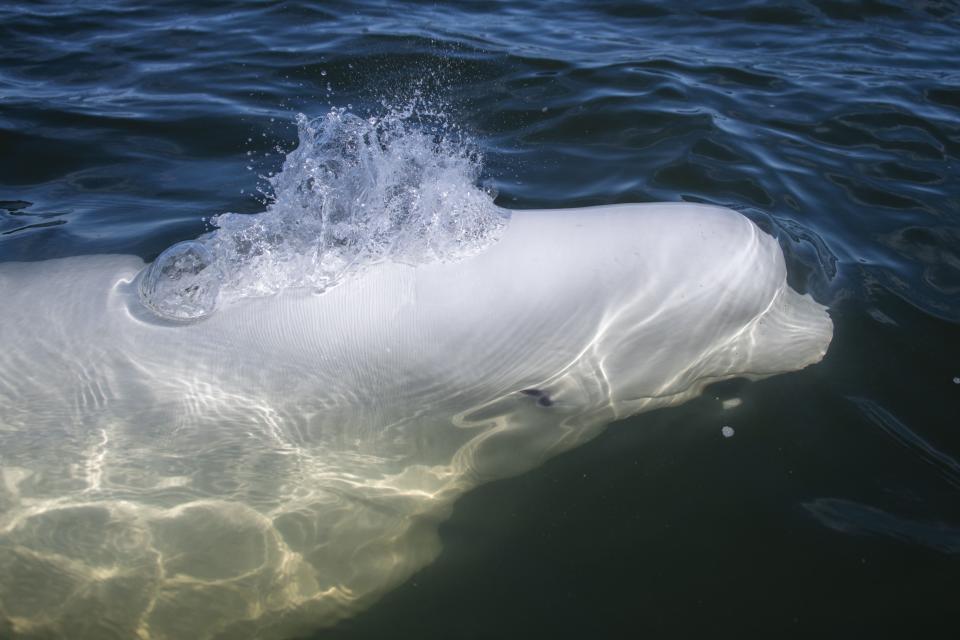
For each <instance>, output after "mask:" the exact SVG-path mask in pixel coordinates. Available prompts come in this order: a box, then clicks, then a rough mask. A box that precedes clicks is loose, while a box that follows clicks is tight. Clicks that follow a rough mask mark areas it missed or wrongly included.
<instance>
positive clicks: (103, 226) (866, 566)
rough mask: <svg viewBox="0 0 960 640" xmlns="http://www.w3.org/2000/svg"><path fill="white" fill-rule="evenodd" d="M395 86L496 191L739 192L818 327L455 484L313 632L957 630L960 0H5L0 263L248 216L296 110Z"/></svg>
mask: <svg viewBox="0 0 960 640" xmlns="http://www.w3.org/2000/svg"><path fill="white" fill-rule="evenodd" d="M418 91H419V92H420V93H421V95H425V96H429V97H430V99H431V100H433V101H435V102H436V103H437V104H442V105H443V110H444V111H445V113H446V117H447V118H448V119H449V120H450V121H453V122H456V123H457V124H458V125H459V126H461V127H463V129H464V130H466V131H467V132H468V133H469V135H470V137H471V138H472V139H473V140H474V142H475V144H476V145H477V146H478V147H479V149H480V150H481V151H482V152H483V154H484V158H485V160H484V170H483V171H484V176H483V180H484V183H485V184H486V185H487V186H489V187H492V188H494V189H496V190H497V191H498V193H499V195H498V198H497V203H498V204H500V205H502V206H505V207H511V208H533V207H535V208H540V207H573V206H583V205H591V204H610V203H619V202H648V201H661V200H666V201H677V200H686V201H697V202H710V203H716V204H721V205H725V206H729V207H733V208H735V209H738V210H740V211H742V212H744V213H745V214H746V215H748V216H749V217H751V218H752V219H753V220H755V221H757V222H758V223H759V224H761V226H763V227H764V228H766V229H768V230H770V231H771V232H773V233H775V234H776V235H777V236H778V238H779V239H780V241H781V244H782V245H783V247H784V250H785V252H786V253H787V258H788V264H789V267H790V271H791V274H790V277H791V282H792V283H793V284H794V286H795V287H797V288H799V289H800V290H802V291H808V292H811V293H812V294H813V295H814V296H815V297H816V298H817V299H818V300H819V301H821V302H823V303H825V304H829V305H830V306H831V309H832V312H831V313H832V317H833V320H834V323H835V328H836V329H835V336H834V340H833V344H832V346H831V348H830V352H829V353H828V355H827V357H826V359H825V360H824V361H823V362H822V363H821V364H819V365H816V366H814V367H812V368H810V369H807V370H804V371H801V372H798V373H793V374H788V375H785V376H781V377H777V378H772V379H769V380H766V381H763V382H759V383H751V384H746V383H744V384H732V383H728V384H726V385H725V386H724V387H723V388H718V389H715V390H713V393H711V394H708V395H707V396H704V397H703V398H702V399H700V400H697V401H694V402H691V403H689V404H687V405H685V406H683V407H679V408H675V409H670V410H663V411H659V412H654V413H650V414H644V415H641V416H639V417H637V418H633V419H630V420H627V421H624V422H622V423H619V424H615V425H613V426H611V428H610V429H609V430H608V431H607V432H606V433H605V434H604V435H603V436H601V437H599V438H598V439H596V440H594V441H593V442H591V443H590V444H588V445H586V446H584V447H582V448H580V449H578V450H575V451H573V452H571V453H568V454H566V455H564V456H561V457H560V458H558V459H555V460H552V461H550V462H548V463H547V464H545V465H544V466H543V467H541V468H540V469H538V470H536V471H533V472H531V473H528V474H526V475H524V476H521V477H517V478H513V479H509V480H505V481H500V482H497V483H493V484H491V485H487V486H484V487H481V488H480V489H478V490H476V491H474V492H473V493H471V494H470V495H468V496H467V497H466V498H464V499H463V500H461V501H460V502H459V503H458V504H457V506H456V508H455V510H454V513H453V516H452V518H451V519H450V520H449V521H448V522H447V523H446V524H444V525H443V526H442V527H441V536H442V538H443V545H444V551H443V553H442V554H441V556H440V557H439V559H438V560H437V561H436V562H435V563H434V564H432V565H431V566H429V567H427V568H426V569H424V570H423V571H421V572H420V573H418V574H417V575H416V576H414V577H413V578H412V579H411V580H409V581H408V582H407V583H406V584H405V585H404V586H402V587H401V588H399V589H397V590H395V591H394V592H392V593H390V594H388V595H387V596H386V597H385V598H383V599H382V600H381V601H380V602H379V603H378V604H376V605H374V606H373V607H372V608H370V609H369V610H367V611H366V612H364V613H362V614H360V615H359V616H357V617H355V618H353V619H351V620H348V621H345V622H343V623H341V624H340V625H339V626H337V627H335V628H334V629H332V630H328V631H324V632H318V635H317V637H318V638H383V637H417V638H428V637H429V638H493V637H518V638H520V637H569V638H581V637H624V636H641V635H649V636H651V637H665V636H666V637H686V636H691V637H692V636H701V635H705V634H716V633H722V634H724V635H727V634H733V633H738V634H745V635H749V636H757V637H771V636H773V637H781V636H785V635H787V636H795V637H811V636H813V637H817V636H837V635H840V634H847V635H852V636H854V637H866V636H868V635H873V636H910V637H932V634H933V632H934V631H942V632H943V633H945V634H947V633H950V630H951V629H953V630H954V633H955V629H956V625H957V623H958V622H960V607H958V604H957V603H958V600H957V597H958V595H960V420H958V417H957V416H958V415H960V335H958V334H960V331H958V323H960V180H958V178H960V6H958V5H957V3H955V2H946V1H944V2H938V1H933V0H929V1H926V0H914V1H903V2H893V1H886V2H881V1H877V0H862V1H858V2H843V1H839V0H836V1H834V0H809V1H806V2H792V3H784V2H781V3H762V2H702V3H697V4H696V7H686V6H683V7H680V8H678V7H675V6H674V3H666V2H664V3H630V2H599V1H598V2H550V3H546V2H544V3H540V2H494V1H486V2H483V1H475V2H462V3H455V4H449V5H443V4H436V3H432V2H422V3H421V2H402V3H401V2H354V3H349V2H327V3H315V4H314V3H307V2H266V1H263V2H233V3H230V2H216V3H214V2H209V3H203V4H202V6H198V7H195V6H193V5H192V4H191V3H184V2H150V3H139V2H96V3H94V2H89V3H82V2H80V3H75V2H30V3H22V4H17V3H8V4H4V5H3V6H2V7H0V200H2V201H3V202H0V261H13V260H16V261H38V260H45V259H49V258H54V257H61V256H74V255H80V254H92V253H125V254H130V253H133V254H138V255H140V256H142V257H144V258H147V259H152V258H153V257H155V256H156V255H157V254H158V253H159V252H160V251H161V250H163V249H164V248H165V247H167V246H169V245H170V244H171V243H172V242H175V241H178V240H184V239H188V238H193V237H195V236H197V235H198V234H200V233H202V232H203V231H205V230H207V229H208V227H207V222H206V219H207V218H208V217H210V216H212V215H216V214H219V213H223V212H227V211H233V212H240V213H255V212H259V211H262V210H263V208H264V197H263V196H262V195H261V194H260V193H259V192H258V190H257V188H258V185H259V186H262V185H263V180H262V179H261V178H260V176H266V175H269V174H270V173H271V172H273V171H276V170H277V169H278V168H279V166H280V163H281V161H282V158H283V155H284V153H286V152H287V151H289V150H290V149H291V148H293V147H294V146H295V145H296V129H295V125H294V122H293V120H294V117H295V114H296V113H299V112H302V113H306V114H308V115H320V114H322V113H325V112H326V111H327V110H328V109H329V108H330V107H331V106H348V105H349V108H350V109H351V110H352V111H354V112H355V113H358V114H367V113H374V114H375V113H377V112H378V110H382V108H383V106H382V105H383V103H384V102H386V103H388V104H399V103H402V102H403V101H404V100H407V99H408V98H409V97H410V96H411V95H413V94H414V93H416V92H418ZM2 304H3V302H2V301H0V321H2V313H3V311H2V309H3V307H2ZM730 396H737V397H740V398H742V400H743V404H742V405H741V406H739V407H737V408H735V409H731V410H728V411H721V410H719V409H718V403H717V402H716V398H717V397H730ZM723 425H730V426H733V427H734V428H735V430H736V435H735V436H734V437H733V438H730V439H725V438H723V437H722V436H721V432H720V428H721V426H723ZM0 455H2V452H0ZM3 629H4V625H3V624H2V622H0V632H2V630H3Z"/></svg>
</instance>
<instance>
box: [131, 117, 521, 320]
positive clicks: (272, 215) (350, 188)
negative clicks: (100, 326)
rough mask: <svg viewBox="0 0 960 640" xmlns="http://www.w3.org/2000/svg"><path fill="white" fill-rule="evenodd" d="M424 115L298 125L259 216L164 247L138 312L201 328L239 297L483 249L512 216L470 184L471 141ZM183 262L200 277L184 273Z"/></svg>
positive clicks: (475, 159) (474, 181)
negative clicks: (373, 267) (381, 264)
mask: <svg viewBox="0 0 960 640" xmlns="http://www.w3.org/2000/svg"><path fill="white" fill-rule="evenodd" d="M419 107H421V104H420V102H419V101H418V100H416V99H414V100H412V101H411V102H409V103H408V104H407V105H406V106H405V107H404V108H401V109H397V108H394V109H389V110H387V112H386V114H385V115H383V116H380V117H372V116H371V117H368V118H361V117H358V116H356V115H354V114H353V113H350V112H349V111H347V110H346V109H343V108H334V109H331V110H330V111H329V112H328V113H326V114H325V115H323V116H321V117H319V118H316V119H309V118H307V117H306V116H304V115H302V114H301V115H299V116H298V117H297V128H298V135H299V145H298V146H297V148H296V149H294V150H293V151H291V152H290V153H289V154H288V155H287V157H286V159H285V160H284V163H283V167H282V169H281V170H280V171H279V172H278V173H277V174H276V175H274V176H272V177H270V178H268V181H269V186H270V191H271V192H272V195H271V196H270V198H269V200H268V204H267V208H266V211H264V212H263V213H260V214H258V215H242V214H236V213H225V214H222V215H219V216H215V217H214V218H213V219H212V220H211V223H212V224H213V226H214V227H216V229H215V230H214V231H212V232H211V233H209V234H206V235H205V236H202V237H200V238H198V239H197V240H195V241H189V243H181V245H174V246H173V247H171V248H170V249H167V251H165V252H164V253H163V254H161V256H160V257H159V258H158V259H157V261H156V262H154V264H153V265H151V266H150V267H148V268H147V269H146V270H145V272H144V274H143V277H142V278H141V285H140V296H141V299H142V300H143V302H144V304H145V305H146V306H147V307H148V308H150V309H151V310H152V311H154V312H155V313H157V314H159V315H161V316H163V317H166V318H170V319H175V320H196V319H200V318H203V317H206V316H208V315H210V314H211V313H213V312H214V311H215V310H216V308H217V306H218V305H219V304H221V303H223V302H225V301H230V300H235V299H238V298H244V297H249V296H263V295H270V294H273V293H277V292H279V291H281V290H283V289H287V288H293V287H309V288H312V289H314V290H315V291H317V292H322V291H325V290H326V289H328V288H330V287H332V286H334V285H336V284H338V283H339V282H342V281H343V280H344V279H346V278H349V277H351V276H352V275H355V274H356V273H357V272H359V271H361V270H363V269H364V268H366V267H369V266H370V265H372V264H376V263H377V262H381V261H384V260H392V261H395V262H404V263H409V264H422V263H427V262H435V261H452V260H458V259H461V258H464V257H467V256H470V255H474V254H476V253H478V252H479V251H482V250H483V249H484V248H485V247H487V246H488V245H489V244H490V243H492V242H494V241H495V240H496V239H497V238H498V237H499V233H500V230H501V229H502V227H503V225H504V224H505V220H506V215H507V214H506V212H505V211H504V210H502V209H500V208H498V207H496V206H495V205H494V204H493V198H492V195H491V194H490V193H488V192H487V191H485V190H484V189H482V188H481V187H479V186H477V185H478V180H479V177H480V170H481V167H482V158H481V156H480V154H479V153H478V152H477V150H476V148H475V146H474V145H473V144H471V142H470V140H469V138H468V136H466V135H465V134H464V133H463V132H462V130H460V129H459V128H458V127H457V126H456V125H453V124H451V123H449V121H448V120H447V119H446V118H445V117H444V116H443V115H442V114H441V113H438V112H437V111H435V110H431V109H428V108H419ZM182 245H183V246H182ZM185 257H188V258H190V261H191V264H193V263H197V264H200V263H202V264H203V265H204V268H202V269H197V268H196V266H197V264H194V265H193V267H191V268H189V269H186V270H185V269H184V268H183V265H182V264H181V263H183V261H184V259H185ZM198 261H199V262H198ZM207 265H209V268H206V267H207ZM188 266H189V265H188Z"/></svg>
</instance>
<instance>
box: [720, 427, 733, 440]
mask: <svg viewBox="0 0 960 640" xmlns="http://www.w3.org/2000/svg"><path fill="white" fill-rule="evenodd" d="M720 433H722V434H723V437H724V438H732V437H733V434H734V433H736V431H734V430H733V427H729V426H724V427H723V428H722V429H720Z"/></svg>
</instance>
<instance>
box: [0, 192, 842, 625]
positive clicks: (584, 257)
mask: <svg viewBox="0 0 960 640" xmlns="http://www.w3.org/2000/svg"><path fill="white" fill-rule="evenodd" d="M142 268H143V263H142V262H141V261H140V260H139V259H136V258H132V257H125V256H92V257H79V258H70V259H64V260H53V261H49V262H43V263H19V264H3V265H0V301H2V302H0V304H2V305H3V306H2V312H0V315H2V320H3V321H2V322H0V346H2V351H0V465H2V478H0V479H2V482H0V620H2V619H4V618H5V619H6V620H7V621H8V622H7V624H8V625H11V626H12V628H13V629H15V630H16V631H17V632H19V633H27V632H36V633H41V632H53V633H61V634H67V632H69V634H68V635H69V637H91V638H92V637H97V638H101V637H132V634H133V633H139V634H140V635H141V637H149V638H151V639H155V638H179V637H196V638H203V637H229V638H242V637H253V636H256V637H261V636H262V637H284V635H289V634H291V633H294V632H302V631H304V630H308V629H310V628H315V627H316V626H320V625H324V624H331V623H333V622H335V621H336V620H338V619H340V618H341V617H343V616H345V615H349V614H351V613H352V612H354V611H356V610H358V609H359V608H362V607H364V606H367V605H368V604H369V602H371V601H372V600H373V599H375V598H376V597H377V596H379V595H380V594H382V593H383V592H384V591H385V590H386V589H388V588H390V587H391V586H394V585H395V584H397V583H399V582H401V581H402V580H403V579H405V578H406V577H407V576H409V575H410V574H411V573H412V572H413V571H414V570H416V569H417V568H419V567H421V566H423V564H425V563H426V562H429V561H430V559H432V558H433V557H434V556H435V555H436V553H437V551H438V542H437V540H436V523H437V522H438V521H439V520H441V519H442V518H443V517H445V515H446V513H447V511H448V509H449V506H450V504H451V503H452V501H453V499H454V498H456V496H458V495H460V494H461V493H462V492H463V491H465V490H467V489H469V488H470V487H472V486H476V484H478V483H480V482H483V481H486V480H489V479H493V478H498V477H504V476H506V475H510V474H514V473H518V472H521V471H524V470H526V469H529V468H532V467H534V466H536V465H538V464H540V463H541V462H542V461H543V460H544V459H546V458H548V457H550V456H553V455H556V454H557V453H559V452H561V451H563V450H566V449H569V448H570V447H573V446H576V445H577V444H579V443H581V442H583V441H585V440H587V439H589V438H591V437H593V436H594V435H596V433H598V431H599V430H600V429H601V428H602V427H603V426H604V425H606V424H607V423H609V422H611V421H612V420H615V419H617V418H621V417H624V416H628V415H631V414H634V413H638V412H640V411H644V410H648V409H652V408H656V407H660V406H666V405H670V404H675V403H679V402H682V401H684V400H686V399H688V398H690V397H692V396H694V395H696V394H698V393H699V392H700V391H701V390H702V388H703V387H704V386H705V385H706V384H708V383H711V382H714V381H717V380H722V379H725V378H729V377H734V376H745V377H751V378H757V377H763V376H768V375H773V374H776V373H781V372H785V371H792V370H796V369H800V368H802V367H805V366H807V365H809V364H812V363H815V362H817V361H819V360H820V359H821V358H822V357H823V355H824V353H825V351H826V349H827V346H828V344H829V342H830V339H831V336H832V324H831V322H830V319H829V317H828V316H827V314H826V312H825V309H824V308H823V307H822V306H820V305H819V304H817V303H816V302H814V301H813V300H812V299H811V298H809V297H808V296H801V295H799V294H797V293H796V292H794V291H792V290H791V289H790V288H789V287H788V286H787V284H786V270H785V266H784V261H783V256H782V253H781V251H780V248H779V246H778V245H777V243H776V241H775V240H774V239H773V238H771V237H770V236H768V235H766V234H764V233H763V232H761V231H760V230H759V229H758V228H757V227H756V226H755V225H753V224H752V223H751V222H750V221H749V220H747V219H746V218H744V217H743V216H741V215H739V214H737V213H735V212H732V211H729V210H726V209H721V208H717V207H710V206H704V205H692V204H656V205H619V206H610V207H596V208H590V209H572V210H550V211H523V212H513V213H512V215H511V218H510V221H509V223H508V225H507V227H506V228H505V230H504V231H503V234H502V237H501V238H500V240H499V241H498V242H497V243H496V244H494V245H493V246H491V247H489V248H488V249H486V250H485V251H484V252H482V253H480V254H479V255H476V256H473V257H470V258H467V259H465V260H462V261H460V262H454V263H432V264H421V265H407V264H398V263H392V262H384V263H380V264H377V265H374V266H372V267H370V268H368V269H367V270H365V271H363V272H361V273H360V274H359V275H357V276H356V277H355V278H353V279H351V280H348V281H346V282H344V283H342V284H340V285H339V286H337V287H335V288H333V289H331V290H328V291H327V292H325V293H323V294H322V295H316V294H313V293H311V292H309V291H302V290H301V291H286V292H283V293H281V294H279V295H276V296H273V297H268V298H254V299H246V300H240V301H236V302H233V303H230V304H227V305H225V306H223V307H222V308H221V309H219V310H218V311H217V312H216V313H214V314H213V315H212V316H211V317H209V318H208V319H206V320H203V321H200V322H196V323H193V324H174V323H169V322H164V321H161V320H159V319H157V318H156V317H154V316H152V315H151V314H150V313H149V312H148V311H147V310H146V309H144V308H143V307H142V306H141V305H140V303H139V300H138V298H137V295H136V283H135V280H136V277H137V274H138V273H139V272H140V270H141V269H142ZM33 584H38V585H39V584H53V585H61V587H58V588H59V590H57V588H44V589H39V588H38V589H34V588H33V587H30V586H29V585H33ZM24 585H28V586H24ZM130 585H135V587H131V586H130ZM94 619H95V620H98V621H100V622H91V620H94ZM81 620H86V621H87V622H86V623H83V624H89V625H94V626H92V627H89V628H87V627H84V626H83V624H81V623H80V621H81ZM0 630H3V622H2V621H0ZM70 634H72V635H70Z"/></svg>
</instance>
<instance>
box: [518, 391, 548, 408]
mask: <svg viewBox="0 0 960 640" xmlns="http://www.w3.org/2000/svg"><path fill="white" fill-rule="evenodd" d="M520 393H522V394H523V395H525V396H531V397H533V398H536V399H537V404H538V405H539V406H541V407H551V406H553V400H551V399H550V395H549V394H548V393H547V392H546V391H543V390H542V389H522V390H521V391H520Z"/></svg>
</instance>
